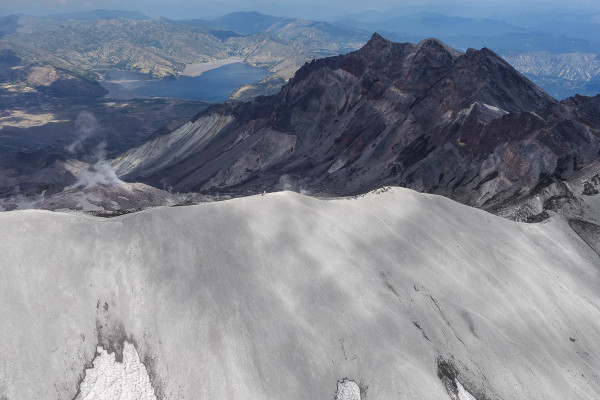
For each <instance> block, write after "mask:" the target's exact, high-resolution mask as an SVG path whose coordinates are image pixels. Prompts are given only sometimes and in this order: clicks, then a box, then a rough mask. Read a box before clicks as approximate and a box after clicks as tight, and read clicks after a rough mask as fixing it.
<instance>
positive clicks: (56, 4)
mask: <svg viewBox="0 0 600 400" xmlns="http://www.w3.org/2000/svg"><path fill="white" fill-rule="evenodd" d="M99 9H102V10H123V11H138V12H141V13H143V14H145V15H147V16H148V17H151V18H157V17H167V18H173V19H193V18H204V19H212V18H216V17H219V16H222V15H225V14H228V13H230V12H234V11H258V12H261V13H264V14H269V15H274V16H282V17H299V18H307V19H315V20H336V19H342V18H346V17H349V16H352V15H353V14H360V13H366V12H376V13H386V12H390V11H394V12H396V13H402V14H412V13H418V12H438V13H442V14H447V15H454V16H464V17H478V18H492V19H500V20H502V19H506V18H509V17H511V16H514V15H517V14H522V13H536V14H544V13H553V14H558V13H572V12H573V13H579V12H584V11H585V12H592V13H596V12H598V13H599V15H598V18H597V20H598V22H599V23H600V4H598V3H597V2H594V1H591V0H572V1H570V2H569V3H565V2H558V1H554V0H525V1H515V0H510V1H497V0H487V1H486V0H480V1H473V0H451V1H441V0H424V1H419V2H417V1H412V0H410V1H391V0H373V1H371V2H369V3H367V4H365V2H363V1H359V0H348V1H341V0H332V1H329V2H328V3H327V5H326V6H324V5H323V4H321V3H319V2H318V1H316V0H306V1H303V2H291V1H285V0H259V1H241V0H225V1H221V2H217V1H211V0H209V1H205V0H173V1H170V2H168V4H167V3H165V2H162V1H158V0H148V1H142V0H124V1H117V0H85V1H84V0H22V1H19V2H18V3H15V2H14V1H7V0H0V15H2V16H7V15H11V14H28V15H33V16H37V17H43V16H48V15H52V14H60V13H69V12H81V11H91V10H99Z"/></svg>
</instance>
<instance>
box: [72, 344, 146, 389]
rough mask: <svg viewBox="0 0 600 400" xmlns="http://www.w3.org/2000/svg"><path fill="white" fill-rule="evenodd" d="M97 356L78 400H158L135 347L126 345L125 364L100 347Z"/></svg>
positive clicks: (86, 376) (87, 373)
mask: <svg viewBox="0 0 600 400" xmlns="http://www.w3.org/2000/svg"><path fill="white" fill-rule="evenodd" d="M97 352H98V355H97V356H96V358H95V359H94V366H93V368H90V369H87V370H86V371H85V378H84V379H83V381H82V382H81V386H80V387H79V395H78V396H77V397H76V398H75V400H156V396H155V395H154V390H153V389H152V385H151V384H150V377H149V376H148V372H147V371H146V367H145V366H144V364H143V363H142V362H141V361H140V357H139V355H138V352H137V350H136V349H135V346H134V345H133V344H130V343H128V342H125V345H124V346H123V362H122V363H120V362H117V361H116V360H115V354H114V353H108V352H107V351H106V350H104V349H103V348H102V347H101V346H99V347H98V350H97Z"/></svg>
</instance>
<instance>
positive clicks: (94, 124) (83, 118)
mask: <svg viewBox="0 0 600 400" xmlns="http://www.w3.org/2000/svg"><path fill="white" fill-rule="evenodd" d="M75 126H76V127H77V131H76V133H77V139H76V140H75V141H74V142H73V143H71V144H70V145H68V146H67V150H68V151H69V152H71V153H75V152H76V151H78V150H82V149H83V142H84V141H85V140H87V139H89V138H90V137H92V136H94V135H96V134H98V133H99V132H100V131H101V127H100V124H98V120H97V119H96V117H94V115H92V114H91V113H89V112H87V111H83V112H81V113H80V114H79V116H78V117H77V120H76V121H75ZM92 156H93V158H92V159H93V160H95V161H93V164H90V165H89V166H88V167H87V168H85V169H82V170H81V171H79V173H77V181H76V182H75V183H73V184H72V185H70V186H67V187H66V188H65V189H64V190H70V189H89V188H91V187H95V186H112V185H118V186H123V187H126V186H127V185H126V183H125V182H123V181H122V180H120V179H119V178H118V177H117V174H116V173H115V170H114V169H113V168H112V166H111V165H110V163H109V162H108V161H107V159H106V142H100V143H99V144H98V145H97V146H96V147H95V148H94V150H93V153H92Z"/></svg>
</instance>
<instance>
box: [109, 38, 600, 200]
mask: <svg viewBox="0 0 600 400" xmlns="http://www.w3.org/2000/svg"><path fill="white" fill-rule="evenodd" d="M599 108H600V100H599V98H594V99H590V98H586V97H581V96H577V97H575V98H571V99H567V100H565V101H564V102H562V103H559V102H557V101H556V100H555V99H553V98H552V97H550V96H549V95H547V94H546V93H544V92H543V91H542V90H541V89H540V88H538V87H537V86H536V85H534V84H533V83H532V82H530V81H529V80H528V79H527V78H525V77H524V76H523V75H521V74H520V73H519V72H517V71H516V70H515V69H513V68H512V67H511V66H510V65H509V64H507V63H506V62H505V61H504V60H503V59H502V58H500V57H499V56H497V55H496V54H495V53H493V52H492V51H490V50H488V49H485V48H484V49H482V50H473V49H469V50H468V51H467V52H466V53H464V54H463V53H460V52H458V51H456V50H454V49H452V48H450V47H448V46H446V45H445V44H443V43H441V42H440V41H437V40H435V39H428V40H424V41H423V42H421V43H419V44H416V45H415V44H410V43H393V42H390V41H388V40H385V39H384V38H382V37H381V36H379V35H378V34H374V35H373V37H372V38H371V40H370V41H369V42H368V43H367V44H366V45H365V46H364V47H363V48H362V49H360V50H358V51H355V52H352V53H349V54H346V55H340V56H337V57H330V58H325V59H320V60H316V61H313V62H311V63H307V64H306V65H305V66H303V67H302V68H301V69H299V70H298V71H297V72H296V75H295V76H294V78H293V79H291V80H290V82H289V83H288V84H287V85H286V86H284V87H283V89H282V90H281V92H280V93H278V94H276V95H274V96H269V97H258V98H257V99H256V100H254V101H253V102H250V103H228V104H220V105H215V106H213V107H210V108H209V109H207V110H206V111H204V112H203V113H201V114H199V115H198V116H196V117H195V119H194V120H193V121H194V124H196V126H194V127H193V128H192V129H189V127H188V129H189V130H190V132H189V133H188V134H186V136H185V137H182V138H181V139H180V140H179V141H178V146H181V144H182V143H184V142H185V140H187V139H186V138H190V140H192V138H194V132H195V130H196V131H203V132H204V131H205V129H204V130H203V127H202V124H203V123H204V122H203V121H205V120H206V119H207V118H208V117H210V116H213V117H214V116H217V115H218V116H223V117H227V118H230V119H231V121H230V122H228V123H227V124H226V125H225V126H224V127H223V128H222V129H220V130H218V131H217V132H213V133H211V134H210V135H211V136H210V137H207V138H206V140H204V141H203V143H204V144H203V145H200V146H199V145H194V146H193V148H190V149H189V151H187V152H185V154H184V155H183V156H181V154H183V153H181V154H180V156H179V157H176V158H174V159H173V160H170V161H169V162H166V163H165V162H164V159H163V160H162V164H161V167H160V168H152V165H151V164H149V163H148V162H145V161H144V157H143V154H145V152H144V151H142V149H141V148H134V149H132V150H130V151H128V152H127V153H125V154H123V155H122V156H121V157H119V158H118V159H117V160H115V162H114V166H115V167H116V170H117V173H119V174H120V175H122V176H123V177H124V178H126V179H130V180H141V181H143V182H145V183H149V184H153V185H156V186H161V185H162V186H168V187H172V188H173V189H175V190H180V191H185V190H197V191H209V192H210V191H220V192H229V193H232V194H245V193H249V192H257V191H262V190H271V189H280V187H279V186H280V185H279V182H280V178H281V177H282V176H286V177H287V178H286V179H291V180H292V181H293V180H302V181H303V182H304V185H305V186H306V187H307V188H308V189H309V190H310V191H311V192H313V193H319V194H331V195H351V194H356V193H359V192H364V191H367V190H370V189H373V188H376V187H381V186H383V185H400V186H405V187H409V188H413V189H416V190H419V191H424V192H429V193H437V194H441V195H444V196H448V197H451V198H454V199H456V200H458V201H461V202H463V203H466V204H471V205H475V206H479V207H484V208H491V207H495V206H497V205H498V204H501V203H505V202H506V201H508V200H511V199H519V198H522V197H524V196H527V195H528V194H530V193H532V192H533V191H534V189H536V188H537V189H538V190H539V185H545V184H548V183H549V182H552V181H553V180H554V179H560V178H566V177H568V176H569V175H570V174H572V173H573V171H574V170H577V169H579V168H581V167H582V166H585V165H587V164H589V163H591V162H592V161H594V160H595V159H597V158H598V154H599V150H600V131H599V128H600V118H599V117H598V115H600V114H599V113H598V110H599ZM194 140H197V139H194ZM148 145H151V144H146V146H148ZM142 146H143V145H142ZM154 151H168V149H157V148H155V149H154ZM146 152H147V149H146Z"/></svg>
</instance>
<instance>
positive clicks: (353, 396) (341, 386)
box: [335, 379, 462, 400]
mask: <svg viewBox="0 0 600 400" xmlns="http://www.w3.org/2000/svg"><path fill="white" fill-rule="evenodd" d="M335 400H360V388H359V387H358V385H357V384H356V382H354V381H351V380H349V379H344V380H342V381H341V382H338V384H337V393H336V394H335ZM461 400H462V399H461Z"/></svg>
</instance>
